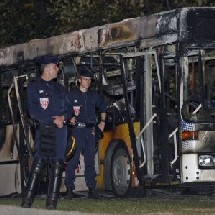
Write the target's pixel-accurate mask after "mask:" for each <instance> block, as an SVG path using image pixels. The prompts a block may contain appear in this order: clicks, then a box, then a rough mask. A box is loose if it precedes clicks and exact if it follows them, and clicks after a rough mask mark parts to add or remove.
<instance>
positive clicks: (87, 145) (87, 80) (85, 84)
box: [65, 66, 107, 198]
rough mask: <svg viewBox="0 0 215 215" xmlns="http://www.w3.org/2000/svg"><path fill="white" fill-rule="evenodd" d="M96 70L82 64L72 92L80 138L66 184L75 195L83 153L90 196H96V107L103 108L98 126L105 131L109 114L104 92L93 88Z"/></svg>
mask: <svg viewBox="0 0 215 215" xmlns="http://www.w3.org/2000/svg"><path fill="white" fill-rule="evenodd" d="M92 77H93V75H92V72H91V71H90V70H89V69H88V68H87V67H85V66H82V67H80V68H79V75H78V83H79V87H78V89H75V90H74V91H72V92H71V93H70V94H69V100H70V102H71V104H72V107H73V115H74V117H72V118H71V120H70V122H71V123H72V124H73V125H74V126H73V129H72V136H73V137H74V138H75V141H76V151H75V155H74V156H73V157H72V158H71V159H70V160H69V161H68V163H67V167H66V178H65V186H66V187H67V193H68V196H69V197H74V196H75V194H74V193H73V190H74V189H75V186H74V181H75V169H76V168H77V167H78V164H79V159H80V153H82V154H83V156H84V162H85V181H86V185H87V187H88V189H89V191H88V197H89V198H94V197H95V198H96V197H98V194H97V193H96V192H95V187H96V172H95V151H96V150H95V126H96V123H97V117H96V108H98V109H99V111H100V114H101V116H100V122H99V124H98V127H99V128H100V129H101V130H102V131H103V130H104V127H105V117H106V109H107V106H106V104H105V102H104V101H103V100H102V98H101V96H100V95H99V94H98V93H97V92H96V91H93V90H90V89H89V88H90V85H91V81H92Z"/></svg>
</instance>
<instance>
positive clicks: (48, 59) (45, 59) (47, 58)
mask: <svg viewBox="0 0 215 215" xmlns="http://www.w3.org/2000/svg"><path fill="white" fill-rule="evenodd" d="M37 62H38V63H39V64H50V63H53V64H58V63H59V58H58V57H57V56H54V55H44V56H42V57H40V58H38V61H37Z"/></svg>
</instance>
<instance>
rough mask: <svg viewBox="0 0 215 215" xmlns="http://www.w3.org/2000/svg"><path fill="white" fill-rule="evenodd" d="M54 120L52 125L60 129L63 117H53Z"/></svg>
mask: <svg viewBox="0 0 215 215" xmlns="http://www.w3.org/2000/svg"><path fill="white" fill-rule="evenodd" d="M52 118H53V119H54V121H53V123H54V124H55V125H56V126H57V127H58V128H62V127H63V125H64V116H53V117H52Z"/></svg>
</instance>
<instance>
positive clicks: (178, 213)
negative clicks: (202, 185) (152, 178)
mask: <svg viewBox="0 0 215 215" xmlns="http://www.w3.org/2000/svg"><path fill="white" fill-rule="evenodd" d="M20 203H21V198H0V205H16V206H20ZM44 205H45V199H41V198H36V199H35V202H34V204H33V206H32V207H33V208H42V209H44V208H45V207H44ZM57 209H58V210H66V211H80V212H88V213H90V212H92V213H98V214H103V213H106V214H125V215H128V214H129V215H141V214H144V215H147V214H150V215H154V214H159V215H164V214H169V215H194V214H195V215H207V214H208V215H209V214H210V215H212V214H215V198H214V197H213V196H212V197H209V196H168V197H166V196H165V197H164V196H150V197H145V198H140V199H116V198H111V199H98V200H92V199H86V198H76V199H71V200H69V199H60V200H59V202H58V207H57Z"/></svg>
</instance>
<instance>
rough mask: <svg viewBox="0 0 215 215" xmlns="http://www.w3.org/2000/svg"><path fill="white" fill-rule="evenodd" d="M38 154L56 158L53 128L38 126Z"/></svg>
mask: <svg viewBox="0 0 215 215" xmlns="http://www.w3.org/2000/svg"><path fill="white" fill-rule="evenodd" d="M39 129H40V153H41V155H42V156H45V157H54V156H56V135H55V127H54V126H51V125H44V124H40V127H39Z"/></svg>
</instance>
